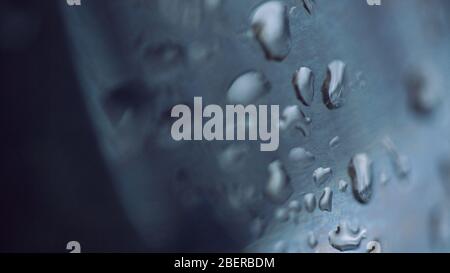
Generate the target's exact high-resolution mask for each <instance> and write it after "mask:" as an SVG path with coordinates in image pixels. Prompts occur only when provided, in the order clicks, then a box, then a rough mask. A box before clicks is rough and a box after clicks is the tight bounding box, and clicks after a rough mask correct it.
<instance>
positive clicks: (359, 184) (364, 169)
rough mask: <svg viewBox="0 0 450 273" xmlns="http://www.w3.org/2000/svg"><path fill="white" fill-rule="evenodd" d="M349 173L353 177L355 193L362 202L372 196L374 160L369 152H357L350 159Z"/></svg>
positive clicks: (367, 200)
mask: <svg viewBox="0 0 450 273" xmlns="http://www.w3.org/2000/svg"><path fill="white" fill-rule="evenodd" d="M348 173H349V175H350V177H351V179H352V189H353V195H354V196H355V198H356V200H358V201H359V202H361V203H367V202H369V200H370V198H371V196H372V161H371V160H370V158H369V156H368V155H367V154H357V155H355V156H353V158H352V159H351V161H350V165H349V168H348Z"/></svg>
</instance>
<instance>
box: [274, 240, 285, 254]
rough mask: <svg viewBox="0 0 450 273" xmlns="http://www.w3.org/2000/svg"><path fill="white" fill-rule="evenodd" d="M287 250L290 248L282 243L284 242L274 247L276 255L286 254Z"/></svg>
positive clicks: (279, 242) (277, 243)
mask: <svg viewBox="0 0 450 273" xmlns="http://www.w3.org/2000/svg"><path fill="white" fill-rule="evenodd" d="M287 249H288V246H287V244H286V242H285V241H282V240H280V241H278V242H276V243H275V245H274V246H273V251H274V252H275V253H285V252H286V251H287Z"/></svg>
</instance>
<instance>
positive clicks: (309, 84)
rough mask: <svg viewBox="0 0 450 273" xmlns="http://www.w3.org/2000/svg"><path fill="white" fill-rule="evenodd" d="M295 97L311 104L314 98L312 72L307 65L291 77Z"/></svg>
mask: <svg viewBox="0 0 450 273" xmlns="http://www.w3.org/2000/svg"><path fill="white" fill-rule="evenodd" d="M292 83H293V84H294V88H295V94H296V96H297V98H298V99H299V100H300V101H301V102H302V103H303V104H304V105H305V106H311V104H312V102H313V99H314V73H313V72H312V71H311V69H309V68H307V67H302V68H300V69H299V70H298V71H297V72H296V73H295V74H294V77H293V79H292Z"/></svg>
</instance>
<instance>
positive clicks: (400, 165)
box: [383, 137, 411, 178]
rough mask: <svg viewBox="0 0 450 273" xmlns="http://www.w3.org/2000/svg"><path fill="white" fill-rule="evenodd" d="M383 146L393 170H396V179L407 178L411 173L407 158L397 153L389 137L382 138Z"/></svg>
mask: <svg viewBox="0 0 450 273" xmlns="http://www.w3.org/2000/svg"><path fill="white" fill-rule="evenodd" d="M383 145H384V147H385V148H386V150H387V152H388V154H389V156H390V157H391V160H392V162H393V164H394V169H395V170H396V173H397V175H398V177H400V178H405V177H407V176H408V175H409V173H410V171H411V166H410V163H409V159H408V157H406V156H405V155H402V154H400V153H399V152H398V150H397V147H396V146H395V144H394V142H392V140H391V139H390V138H389V137H385V138H384V140H383Z"/></svg>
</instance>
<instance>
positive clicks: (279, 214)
mask: <svg viewBox="0 0 450 273" xmlns="http://www.w3.org/2000/svg"><path fill="white" fill-rule="evenodd" d="M274 216H275V219H276V220H277V221H279V222H286V221H287V220H289V211H288V210H287V209H286V208H278V209H276V210H275V215H274Z"/></svg>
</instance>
